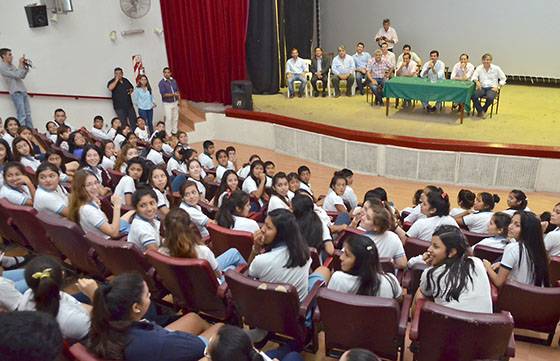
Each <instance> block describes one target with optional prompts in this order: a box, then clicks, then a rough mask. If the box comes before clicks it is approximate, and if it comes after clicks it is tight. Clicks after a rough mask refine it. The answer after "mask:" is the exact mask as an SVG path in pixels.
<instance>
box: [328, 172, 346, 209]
mask: <svg viewBox="0 0 560 361" xmlns="http://www.w3.org/2000/svg"><path fill="white" fill-rule="evenodd" d="M346 186H347V183H346V178H344V176H342V175H341V174H340V173H339V172H335V173H334V176H333V177H332V178H331V182H330V184H329V188H330V189H329V191H328V193H327V196H326V197H325V200H324V201H323V208H324V209H325V211H327V212H338V213H348V210H347V209H346V205H345V204H344V200H343V199H342V196H343V195H344V190H345V189H346Z"/></svg>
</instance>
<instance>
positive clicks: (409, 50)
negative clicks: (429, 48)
mask: <svg viewBox="0 0 560 361" xmlns="http://www.w3.org/2000/svg"><path fill="white" fill-rule="evenodd" d="M402 50H403V52H402V54H401V55H399V58H398V59H397V64H400V63H402V61H403V56H404V54H410V59H411V60H414V62H415V63H416V64H418V65H420V66H422V65H423V62H422V59H421V58H420V57H419V56H418V54H416V53H415V52H413V51H412V47H411V46H410V45H408V44H404V46H403V47H402Z"/></svg>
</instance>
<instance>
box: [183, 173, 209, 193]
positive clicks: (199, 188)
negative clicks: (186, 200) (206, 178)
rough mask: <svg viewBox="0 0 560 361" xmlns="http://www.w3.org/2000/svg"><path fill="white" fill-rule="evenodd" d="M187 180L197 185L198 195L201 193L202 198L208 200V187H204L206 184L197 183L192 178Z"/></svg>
mask: <svg viewBox="0 0 560 361" xmlns="http://www.w3.org/2000/svg"><path fill="white" fill-rule="evenodd" d="M201 177H202V176H201ZM187 180H191V181H193V182H195V183H196V188H197V189H198V193H200V198H206V187H205V186H204V184H202V182H201V181H197V180H196V179H194V178H192V177H188V178H187Z"/></svg>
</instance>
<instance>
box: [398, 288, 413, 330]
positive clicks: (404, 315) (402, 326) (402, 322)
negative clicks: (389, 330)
mask: <svg viewBox="0 0 560 361" xmlns="http://www.w3.org/2000/svg"><path fill="white" fill-rule="evenodd" d="M411 306H412V296H411V295H405V296H404V298H403V301H402V306H401V317H400V319H399V335H401V336H404V335H405V334H406V324H407V322H408V315H409V313H410V307H411Z"/></svg>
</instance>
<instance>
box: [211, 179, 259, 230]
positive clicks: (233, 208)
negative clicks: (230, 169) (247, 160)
mask: <svg viewBox="0 0 560 361" xmlns="http://www.w3.org/2000/svg"><path fill="white" fill-rule="evenodd" d="M234 174H235V173H234ZM250 209H251V203H250V199H249V195H248V194H247V193H245V192H243V191H241V190H236V191H234V192H233V193H230V194H226V196H225V197H224V198H223V202H222V205H221V206H220V209H219V210H218V213H217V214H216V222H217V223H218V225H220V226H222V227H224V228H229V229H232V230H234V231H245V232H249V233H251V234H253V233H255V232H256V231H258V230H259V225H258V224H257V222H256V221H254V220H252V219H250V218H247V217H248V216H249V210H250Z"/></svg>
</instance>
